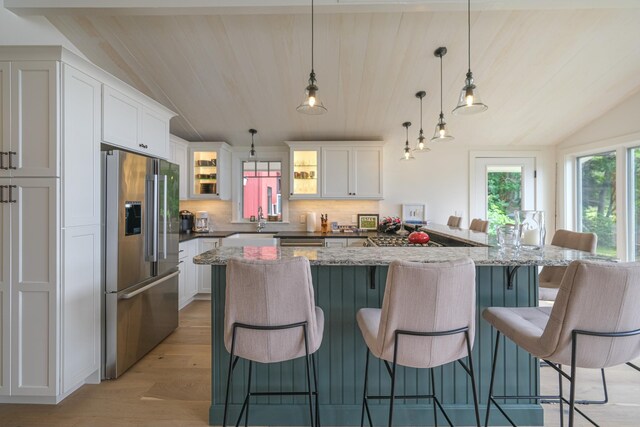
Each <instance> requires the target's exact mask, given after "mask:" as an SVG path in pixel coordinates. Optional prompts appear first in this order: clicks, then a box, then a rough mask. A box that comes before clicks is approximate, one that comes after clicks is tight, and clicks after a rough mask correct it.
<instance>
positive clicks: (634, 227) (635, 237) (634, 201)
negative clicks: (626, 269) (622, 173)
mask: <svg viewBox="0 0 640 427" xmlns="http://www.w3.org/2000/svg"><path fill="white" fill-rule="evenodd" d="M627 178H628V188H629V193H628V205H629V228H630V229H631V230H630V233H629V259H630V260H631V261H634V260H639V259H640V147H636V148H631V149H629V175H628V177H627Z"/></svg>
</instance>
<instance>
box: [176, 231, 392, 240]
mask: <svg viewBox="0 0 640 427" xmlns="http://www.w3.org/2000/svg"><path fill="white" fill-rule="evenodd" d="M236 233H240V234H242V233H255V231H212V232H209V233H180V242H186V241H189V240H193V239H199V238H212V239H220V238H224V237H229V236H230V235H232V234H236ZM263 233H264V234H274V235H275V237H276V238H277V239H330V238H334V239H335V238H339V239H366V238H367V237H376V236H381V235H384V233H378V232H377V231H365V232H361V233H324V234H323V233H321V232H319V231H315V232H308V231H278V232H275V233H271V232H268V231H263Z"/></svg>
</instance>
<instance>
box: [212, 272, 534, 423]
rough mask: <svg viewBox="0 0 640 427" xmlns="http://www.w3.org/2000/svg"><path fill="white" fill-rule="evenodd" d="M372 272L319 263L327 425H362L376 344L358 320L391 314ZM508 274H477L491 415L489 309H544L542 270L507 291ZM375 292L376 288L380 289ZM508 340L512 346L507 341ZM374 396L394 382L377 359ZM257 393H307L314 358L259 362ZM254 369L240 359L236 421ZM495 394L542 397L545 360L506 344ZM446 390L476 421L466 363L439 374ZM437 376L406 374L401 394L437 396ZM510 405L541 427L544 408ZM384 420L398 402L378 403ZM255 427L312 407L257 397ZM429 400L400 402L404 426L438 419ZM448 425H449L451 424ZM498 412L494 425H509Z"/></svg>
mask: <svg viewBox="0 0 640 427" xmlns="http://www.w3.org/2000/svg"><path fill="white" fill-rule="evenodd" d="M212 268H213V272H212V406H211V411H210V420H209V421H210V424H211V425H218V424H220V422H221V421H222V411H223V407H224V390H225V386H226V374H227V367H228V362H229V354H228V353H227V351H226V350H225V348H224V345H223V319H224V298H225V267H224V266H213V267H212ZM372 268H374V267H366V266H357V267H356V266H341V267H333V266H313V267H312V268H311V270H312V276H313V283H314V289H315V297H316V303H317V305H318V306H320V307H321V308H322V310H323V311H324V313H325V331H324V339H323V343H322V346H321V347H320V350H319V351H318V353H317V361H318V372H319V387H320V405H321V409H320V411H321V412H320V414H321V416H322V422H323V423H324V424H325V425H359V423H360V405H361V402H362V388H363V383H364V361H365V356H366V347H365V344H364V340H363V339H362V335H361V333H360V331H359V329H358V326H357V323H356V313H357V311H358V310H359V309H360V308H363V307H381V305H382V298H383V295H384V284H385V280H386V275H387V267H375V271H374V274H375V280H374V281H373V282H372V281H371V280H370V277H371V276H370V273H371V269H372ZM506 270H507V267H477V277H476V292H477V301H478V305H477V313H476V317H477V329H476V339H475V345H474V349H473V354H474V364H475V366H476V375H477V378H478V387H479V390H480V402H481V412H484V405H485V404H486V399H487V390H488V386H489V375H490V369H491V354H492V350H493V345H494V343H495V341H494V340H495V332H494V331H493V329H492V328H491V327H490V326H489V325H488V324H487V323H486V322H484V321H483V320H481V312H482V310H483V309H484V308H485V307H488V306H509V307H511V306H515V307H528V306H535V305H536V302H537V268H536V267H520V269H519V270H518V272H517V273H516V280H515V286H514V287H513V289H511V290H508V289H507V287H506V282H507V279H506ZM372 285H373V286H372ZM503 343H504V342H503ZM371 361H372V364H371V366H370V377H369V384H370V389H369V391H370V393H376V394H377V393H380V394H388V393H389V390H390V378H389V375H388V374H387V372H386V369H385V368H384V365H383V364H382V363H380V362H379V361H378V360H377V359H375V358H372V359H371ZM256 365H257V368H256V369H255V374H254V375H255V376H254V378H253V384H254V385H255V387H256V388H255V389H254V390H260V391H267V390H269V391H287V390H292V389H293V388H296V389H297V390H301V391H304V390H305V387H306V385H305V384H306V382H305V373H304V372H305V371H304V369H305V368H304V359H303V358H301V359H297V360H295V361H290V362H285V363H281V364H273V365H261V364H256ZM247 366H248V364H247V363H245V362H240V363H239V364H238V366H237V368H236V375H235V377H234V381H233V384H232V393H231V396H232V397H231V412H230V417H231V418H230V420H234V422H235V417H237V414H238V413H239V410H240V407H241V405H242V402H243V399H244V395H245V392H246V381H247V373H248V368H247ZM497 372H498V374H497V376H496V384H495V394H505V393H507V394H515V393H516V392H518V393H521V394H536V393H537V392H538V390H539V373H538V363H537V360H536V359H534V358H532V357H530V356H529V354H528V353H526V352H525V351H523V350H521V349H518V348H516V346H515V345H514V344H513V343H510V342H507V343H506V344H505V345H503V346H502V350H501V352H500V360H499V362H498V368H497ZM435 373H436V393H437V395H438V396H439V397H440V398H441V400H442V402H443V404H444V406H445V407H446V408H447V411H448V413H449V414H450V416H451V417H452V419H453V421H454V423H455V424H456V425H470V424H473V406H472V402H473V400H472V394H471V388H470V382H469V381H468V377H467V375H466V374H465V373H464V371H463V369H462V368H461V367H460V366H459V365H457V364H448V365H444V366H442V367H439V368H436V370H435ZM428 384H429V383H428V371H427V370H416V369H408V368H406V369H405V368H401V371H399V376H398V379H397V386H396V387H397V390H398V391H397V393H398V394H415V393H416V392H418V393H427V392H429V385H428ZM505 407H506V408H509V411H510V412H509V413H510V415H512V416H513V417H514V419H515V420H516V422H518V423H519V424H522V425H541V424H542V421H543V418H542V417H543V413H542V408H541V406H540V405H538V404H536V403H535V402H534V401H530V400H526V399H522V400H520V401H519V402H517V403H516V402H514V401H511V402H509V403H508V404H507V405H505ZM371 409H372V414H373V416H374V419H375V420H378V422H381V421H382V420H385V419H386V416H387V412H388V402H377V401H372V402H371ZM251 417H252V422H258V423H259V424H270V425H305V424H306V423H308V409H307V406H306V400H305V398H304V397H295V398H293V397H260V398H255V399H254V400H252V406H251ZM432 420H433V418H432V412H431V404H430V402H428V401H421V402H420V403H417V402H416V401H415V400H407V401H405V402H402V401H398V405H397V411H395V416H394V422H395V424H396V425H425V423H426V424H430V423H431V422H432ZM441 421H442V422H444V419H442V420H441ZM504 422H505V420H504V419H503V418H501V417H500V416H499V415H498V412H497V411H495V413H494V414H493V416H492V424H493V423H495V424H494V425H496V424H500V423H504Z"/></svg>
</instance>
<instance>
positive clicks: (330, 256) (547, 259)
mask: <svg viewBox="0 0 640 427" xmlns="http://www.w3.org/2000/svg"><path fill="white" fill-rule="evenodd" d="M294 256H304V257H306V258H308V259H309V261H310V263H311V265H327V266H350V265H354V266H358V265H360V266H367V265H371V266H373V265H376V266H379V265H388V264H390V263H391V262H392V261H394V260H398V259H400V260H404V261H415V262H427V263H428V262H442V261H450V260H454V259H459V258H462V257H469V258H471V259H472V260H473V261H474V262H475V263H476V265H482V266H516V265H539V266H565V265H569V264H570V263H571V261H574V260H600V261H615V259H614V258H609V257H602V256H597V255H592V254H590V253H588V252H583V251H576V250H572V249H566V248H561V247H558V246H545V247H544V248H542V249H520V250H519V251H517V252H515V251H513V250H507V251H500V250H499V249H498V248H493V247H441V248H434V247H427V248H420V247H382V248H380V247H369V248H366V247H365V248H363V247H350V248H296V247H284V248H282V247H254V246H245V247H240V248H238V247H222V248H218V249H214V250H211V251H208V252H205V253H203V254H200V255H198V256H196V257H194V259H193V262H194V263H196V264H211V265H224V264H226V263H227V261H228V260H229V259H231V258H236V257H239V258H244V259H249V260H277V259H285V258H290V257H294Z"/></svg>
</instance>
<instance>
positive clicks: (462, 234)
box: [419, 223, 492, 246]
mask: <svg viewBox="0 0 640 427" xmlns="http://www.w3.org/2000/svg"><path fill="white" fill-rule="evenodd" d="M419 229H420V230H422V231H425V232H427V233H433V234H440V235H443V236H446V237H449V238H451V239H455V240H460V241H462V242H465V243H469V244H472V245H480V246H490V245H491V243H492V241H491V239H490V237H489V235H488V234H487V233H482V232H480V231H473V230H467V229H465V228H458V227H450V226H448V225H441V224H432V223H429V224H427V225H422V226H420V227H419Z"/></svg>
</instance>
